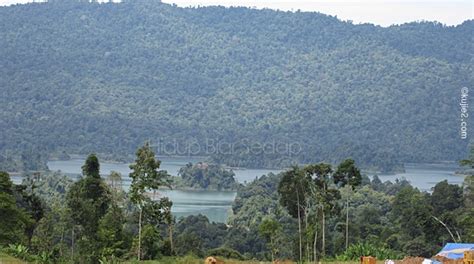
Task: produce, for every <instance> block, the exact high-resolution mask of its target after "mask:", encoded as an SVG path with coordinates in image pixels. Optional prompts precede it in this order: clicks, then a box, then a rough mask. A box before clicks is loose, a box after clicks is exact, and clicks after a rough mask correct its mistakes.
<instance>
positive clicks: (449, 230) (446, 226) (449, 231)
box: [432, 215, 458, 243]
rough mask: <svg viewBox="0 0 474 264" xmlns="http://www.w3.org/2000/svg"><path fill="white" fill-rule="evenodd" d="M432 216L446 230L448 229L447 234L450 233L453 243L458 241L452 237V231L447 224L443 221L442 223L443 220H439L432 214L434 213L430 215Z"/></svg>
mask: <svg viewBox="0 0 474 264" xmlns="http://www.w3.org/2000/svg"><path fill="white" fill-rule="evenodd" d="M432 217H433V218H434V219H435V220H436V221H438V222H439V223H440V224H442V225H443V226H444V227H445V228H446V230H447V231H448V233H449V235H451V238H452V239H453V242H455V243H456V242H458V241H456V238H454V235H453V233H452V232H451V229H449V227H448V225H446V224H445V223H443V221H441V220H439V218H438V217H436V216H434V215H432Z"/></svg>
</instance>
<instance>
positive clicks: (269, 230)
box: [258, 218, 281, 263]
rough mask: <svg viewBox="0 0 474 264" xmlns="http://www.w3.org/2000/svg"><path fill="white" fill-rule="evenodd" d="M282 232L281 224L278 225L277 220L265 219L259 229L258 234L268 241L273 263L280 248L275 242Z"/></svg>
mask: <svg viewBox="0 0 474 264" xmlns="http://www.w3.org/2000/svg"><path fill="white" fill-rule="evenodd" d="M280 231H281V225H280V223H278V221H275V219H271V218H264V219H263V221H262V222H261V223H260V225H259V227H258V233H259V234H260V236H262V237H264V238H265V239H266V240H267V241H268V244H269V248H270V252H271V257H272V263H273V262H274V259H275V253H276V251H277V249H278V247H277V246H276V244H275V240H276V238H277V236H278V233H279V232H280Z"/></svg>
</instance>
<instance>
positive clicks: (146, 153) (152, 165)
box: [130, 142, 169, 260]
mask: <svg viewBox="0 0 474 264" xmlns="http://www.w3.org/2000/svg"><path fill="white" fill-rule="evenodd" d="M159 168H160V161H159V160H157V159H156V158H155V153H154V152H153V150H152V148H151V146H150V144H149V143H148V142H146V143H145V145H144V146H143V147H141V148H139V149H138V150H137V152H136V159H135V162H134V163H133V164H132V165H130V169H131V170H132V172H131V173H130V178H132V184H131V185H130V200H131V201H132V202H133V203H134V204H135V205H136V206H137V207H138V210H139V217H138V252H137V254H138V260H140V258H141V242H142V241H141V239H142V237H141V236H142V218H143V211H144V209H145V207H146V206H147V207H150V206H151V207H153V208H154V207H155V206H154V205H153V203H152V201H151V199H150V198H149V197H148V196H146V192H147V191H152V192H153V193H155V192H156V190H157V189H158V188H159V187H161V186H164V185H165V186H166V185H169V184H168V182H167V180H168V179H167V174H166V173H163V172H162V171H159V170H158V169H159Z"/></svg>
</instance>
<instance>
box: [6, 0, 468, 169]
mask: <svg viewBox="0 0 474 264" xmlns="http://www.w3.org/2000/svg"><path fill="white" fill-rule="evenodd" d="M473 30H474V21H473V20H469V21H466V22H464V23H463V24H462V25H459V26H456V27H446V26H443V25H441V24H436V23H428V22H425V23H410V24H405V25H402V26H393V27H389V28H382V27H377V26H373V25H370V24H364V25H353V24H350V23H347V22H341V21H339V20H338V19H336V18H334V17H329V16H326V15H323V14H319V13H306V12H296V13H292V12H278V11H273V10H253V9H248V8H222V7H205V8H178V7H176V6H172V5H168V4H163V3H159V2H151V1H133V2H132V1H127V2H124V3H120V4H112V3H110V4H96V3H79V2H72V1H68V2H57V3H42V4H27V5H19V6H10V7H0V47H1V49H0V58H1V63H0V66H1V67H0V76H1V78H0V89H1V90H2V96H1V97H0V104H1V105H2V110H1V111H0V115H1V118H0V127H1V128H2V137H1V138H0V149H2V151H3V152H4V153H16V152H21V151H23V152H24V151H25V149H32V150H35V151H36V150H40V151H41V152H42V153H48V154H51V153H59V152H62V151H65V152H67V153H89V152H99V153H114V154H116V155H130V154H132V153H133V151H134V150H135V149H136V148H137V146H139V145H141V144H142V143H143V142H144V141H145V140H151V141H152V142H155V143H156V142H164V143H165V144H168V143H172V144H177V145H179V146H181V147H184V146H189V145H190V144H194V143H195V142H199V143H200V144H201V146H205V145H206V144H208V143H209V141H210V140H211V141H213V142H226V143H237V144H236V146H237V147H236V148H234V149H233V150H232V151H227V150H228V149H224V150H225V151H223V152H220V153H218V152H212V153H209V152H206V151H204V150H203V148H202V149H201V150H202V151H200V152H199V153H193V154H203V155H208V154H210V155H211V156H212V157H213V159H214V160H215V161H218V162H221V163H226V164H228V165H232V166H248V167H262V166H265V167H282V166H288V165H289V164H290V163H292V162H300V163H308V162H317V161H322V160H325V161H329V162H337V161H340V160H341V159H343V158H345V157H349V156H352V157H353V158H354V159H356V161H357V162H358V163H359V164H361V165H362V166H364V167H377V168H378V169H382V170H387V171H389V170H392V169H393V168H394V167H396V166H397V165H399V164H400V163H402V162H422V161H427V162H431V161H440V160H457V159H460V158H461V157H463V156H465V153H466V152H467V145H468V143H469V139H467V140H463V139H461V137H460V134H459V131H460V108H459V101H460V89H461V88H462V87H464V86H466V87H468V88H470V87H471V85H472V83H474V82H473V81H474V80H473V79H474V75H473V50H474V49H473V44H472V43H473V36H474V35H473ZM469 123H472V117H470V118H469ZM242 142H244V143H243V144H242ZM275 142H278V143H282V144H284V145H285V144H287V145H292V144H293V145H298V146H300V147H301V149H299V151H297V152H295V153H291V155H290V156H289V155H288V153H285V152H284V151H283V152H281V151H280V152H279V151H276V152H275V151H273V152H272V151H264V152H252V153H248V152H246V150H247V147H248V146H249V145H252V144H257V143H258V144H265V143H266V144H270V145H271V144H274V143H275ZM224 148H227V147H224Z"/></svg>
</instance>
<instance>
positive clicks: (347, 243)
mask: <svg viewBox="0 0 474 264" xmlns="http://www.w3.org/2000/svg"><path fill="white" fill-rule="evenodd" d="M348 247H349V196H347V201H346V250H347V248H348Z"/></svg>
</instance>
